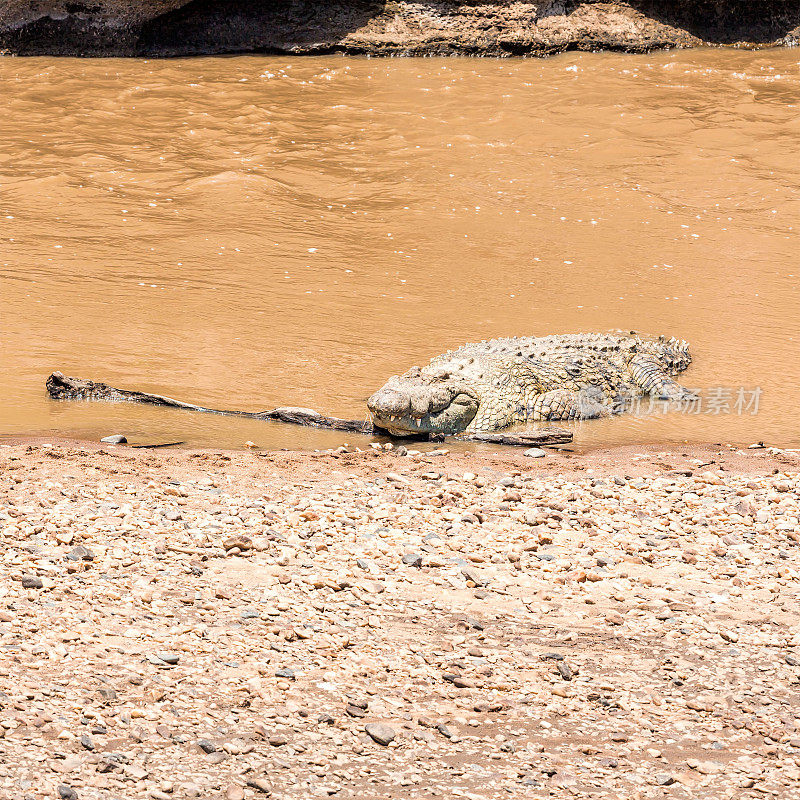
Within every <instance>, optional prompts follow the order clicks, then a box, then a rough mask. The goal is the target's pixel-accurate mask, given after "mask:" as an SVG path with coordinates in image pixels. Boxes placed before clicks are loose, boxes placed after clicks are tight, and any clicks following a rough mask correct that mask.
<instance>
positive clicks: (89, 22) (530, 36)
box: [0, 0, 800, 57]
mask: <svg viewBox="0 0 800 800" xmlns="http://www.w3.org/2000/svg"><path fill="white" fill-rule="evenodd" d="M799 32H800V9H798V8H797V4H796V3H790V2H786V0H771V2H767V3H758V4H755V3H753V4H750V3H737V2H722V3H718V2H710V0H680V1H679V2H658V0H655V1H651V2H638V0H631V1H630V2H613V1H612V2H596V1H594V0H586V1H583V2H581V0H567V2H564V0H544V2H540V3H535V4H533V3H528V4H526V3H508V2H491V3H484V4H461V3H455V2H436V3H427V4H420V3H415V2H408V1H407V0H398V1H397V2H394V1H393V2H372V0H362V2H355V3H354V2H346V3H345V2H338V1H336V0H333V1H331V2H324V3H302V2H292V3H288V4H281V5H272V4H268V3H255V2H249V0H238V1H237V2H228V3H224V4H219V3H213V2H206V0H191V2H187V0H99V1H98V2H96V3H92V4H91V5H86V4H83V3H73V2H66V0H44V2H37V3H31V2H30V1H29V0H10V2H6V3H4V7H3V9H2V10H0V48H5V49H6V50H7V51H8V52H10V53H14V54H18V55H81V56H85V55H98V56H146V57H159V56H186V55H212V54H220V53H253V52H254V53H275V54H280V53H284V54H290V55H304V54H305V55H308V54H316V55H319V54H325V53H334V52H341V53H348V54H352V55H382V56H385V55H404V56H431V55H437V56H441V55H469V56H515V55H530V56H544V55H550V54H553V53H559V52H564V51H566V50H589V51H596V50H619V51H625V52H639V53H640V52H649V51H651V50H656V49H661V48H672V47H698V46H706V45H712V46H713V45H736V46H756V47H760V46H765V45H794V44H796V43H797V41H798V36H799V35H800V33H799Z"/></svg>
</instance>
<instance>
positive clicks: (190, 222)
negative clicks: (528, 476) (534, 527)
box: [0, 50, 800, 448]
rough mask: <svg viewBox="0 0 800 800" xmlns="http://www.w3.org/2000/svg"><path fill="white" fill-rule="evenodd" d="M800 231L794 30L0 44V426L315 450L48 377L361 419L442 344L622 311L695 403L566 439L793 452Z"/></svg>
mask: <svg viewBox="0 0 800 800" xmlns="http://www.w3.org/2000/svg"><path fill="white" fill-rule="evenodd" d="M799 233H800V54H798V52H797V51H795V50H769V51H761V52H743V51H729V50H726V51H722V50H709V51H693V52H672V53H662V54H657V55H649V56H630V55H610V54H605V55H589V54H587V55H576V54H567V55H564V56H559V57H556V58H551V59H548V60H504V61H494V60H468V59H424V60H369V59H352V58H340V57H325V58H304V59H295V60H292V59H286V58H277V57H261V56H253V57H250V56H248V57H232V58H201V59H193V60H173V61H142V60H113V59H109V60H73V59H51V58H0V280H1V281H2V287H1V290H2V306H1V307H0V313H1V314H2V319H1V320H0V326H1V328H0V336H1V337H2V341H1V347H2V350H1V355H2V361H1V362H0V434H22V433H25V434H29V433H35V434H39V433H41V434H44V435H67V436H74V437H88V438H92V439H97V438H99V437H100V436H102V435H106V434H109V433H116V432H123V433H126V434H128V436H129V438H130V439H131V440H132V441H143V442H144V441H147V442H152V441H159V440H164V441H166V440H175V439H180V440H185V441H187V442H188V443H189V444H191V445H211V446H220V447H221V446H241V445H242V444H243V443H244V442H245V441H246V440H253V441H255V442H257V443H258V444H259V445H262V446H266V447H292V448H294V447H302V448H317V447H328V446H331V445H335V444H339V443H341V442H342V441H345V440H348V436H345V435H342V434H334V433H327V432H326V433H322V432H315V431H311V430H305V429H298V428H293V427H284V426H280V425H276V424H271V423H260V422H252V421H242V420H235V419H230V418H221V417H213V416H207V415H196V414H189V413H181V412H178V411H170V410H162V409H158V408H147V407H142V406H134V405H113V404H105V403H86V402H84V403H75V402H55V401H52V400H50V399H48V398H47V396H46V394H45V391H44V379H45V377H46V376H47V374H48V373H49V372H50V371H52V370H53V369H60V370H62V371H64V372H65V373H67V374H70V375H77V376H82V377H92V378H96V379H99V380H104V381H106V382H108V383H111V384H114V385H119V386H124V387H130V388H140V389H145V390H148V391H155V392H160V393H165V394H169V395H171V396H174V397H178V398H180V399H186V400H189V401H192V402H198V403H203V404H207V405H212V406H223V407H228V408H247V409H260V408H268V407H272V406H275V405H287V404H291V405H303V406H311V407H314V408H318V409H320V410H324V411H326V412H329V413H333V414H338V415H341V416H353V417H360V416H362V415H363V414H364V409H365V407H364V400H365V398H366V397H367V396H368V395H369V394H370V393H371V392H372V391H373V390H374V389H375V388H376V387H377V386H379V385H380V384H381V383H383V381H384V380H385V379H386V378H387V377H388V376H389V375H391V374H394V373H396V372H398V371H401V372H402V371H404V370H405V369H406V368H408V367H409V366H411V365H412V364H419V363H424V362H426V361H427V360H428V359H429V358H430V357H431V356H433V355H435V354H437V353H439V352H441V351H442V350H446V349H448V348H450V347H454V346H457V345H459V344H461V343H463V342H466V341H474V340H480V339H484V338H488V337H493V336H507V335H545V334H549V333H558V332H572V331H583V330H585V331H592V330H598V331H602V330H608V329H618V328H622V329H636V330H639V331H642V332H647V333H656V334H658V333H665V334H667V335H675V336H678V337H681V338H686V339H688V340H689V341H690V342H691V344H692V352H693V356H694V363H693V364H692V365H691V367H690V368H689V370H688V372H687V373H685V375H684V376H683V382H684V383H685V384H686V385H688V386H691V387H697V388H700V389H702V393H703V402H702V403H701V404H700V405H699V406H694V407H691V408H684V409H677V410H673V411H671V412H669V413H667V414H664V413H662V412H661V410H660V409H648V408H642V409H641V412H642V413H640V414H639V415H634V416H625V417H615V418H612V419H606V420H601V421H589V422H584V423H580V424H578V425H576V426H575V434H576V442H577V443H579V444H583V445H587V446H593V445H598V444H621V443H638V442H654V441H655V442H658V441H664V442H682V441H690V442H700V441H712V442H733V443H737V444H749V443H751V442H754V441H757V440H765V441H767V442H768V443H770V444H776V445H779V446H787V447H792V446H795V447H796V446H798V445H800V422H799V421H798V412H800V394H799V393H800V322H798V316H799V314H800V291H798V285H800V259H799V258H798V252H799V251H800V236H799ZM357 438H358V437H353V436H351V435H349V441H350V442H351V443H352V444H356V443H359V442H357V441H356V440H357Z"/></svg>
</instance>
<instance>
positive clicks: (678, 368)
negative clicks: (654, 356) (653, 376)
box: [659, 336, 692, 373]
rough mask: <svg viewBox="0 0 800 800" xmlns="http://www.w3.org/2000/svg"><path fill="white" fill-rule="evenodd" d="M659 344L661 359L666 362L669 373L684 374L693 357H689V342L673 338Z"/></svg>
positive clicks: (663, 340) (660, 341)
mask: <svg viewBox="0 0 800 800" xmlns="http://www.w3.org/2000/svg"><path fill="white" fill-rule="evenodd" d="M659 344H660V345H661V347H660V350H661V357H662V358H663V359H664V361H665V362H666V363H665V368H666V371H667V372H670V373H676V372H683V370H685V369H686V367H688V366H689V364H691V363H692V357H691V355H689V342H687V341H686V340H685V339H676V338H675V337H674V336H673V337H672V338H671V339H661V340H659Z"/></svg>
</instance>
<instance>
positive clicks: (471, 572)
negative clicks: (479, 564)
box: [461, 566, 489, 586]
mask: <svg viewBox="0 0 800 800" xmlns="http://www.w3.org/2000/svg"><path fill="white" fill-rule="evenodd" d="M461 574H462V575H463V576H464V577H465V578H466V579H467V580H468V581H472V582H473V583H474V584H475V585H476V586H486V585H487V584H488V583H489V580H488V579H487V578H484V577H483V576H482V575H481V574H480V572H478V570H476V569H474V568H473V567H470V566H463V567H461Z"/></svg>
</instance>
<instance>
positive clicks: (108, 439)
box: [100, 433, 128, 444]
mask: <svg viewBox="0 0 800 800" xmlns="http://www.w3.org/2000/svg"><path fill="white" fill-rule="evenodd" d="M100 441H101V442H105V444H127V442H128V440H127V438H126V437H125V436H124V435H123V434H121V433H114V434H112V435H111V436H104V437H103V438H102V439H101V440H100Z"/></svg>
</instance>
